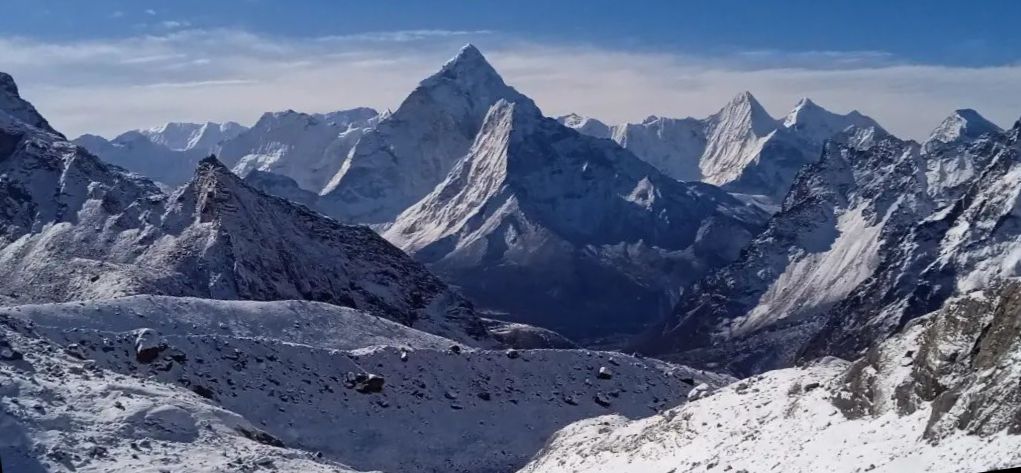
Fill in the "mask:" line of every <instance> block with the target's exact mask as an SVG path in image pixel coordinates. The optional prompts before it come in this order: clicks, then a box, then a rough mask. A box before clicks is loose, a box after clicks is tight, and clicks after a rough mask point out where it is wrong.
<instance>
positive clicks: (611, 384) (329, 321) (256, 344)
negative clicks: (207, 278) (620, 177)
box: [0, 297, 731, 473]
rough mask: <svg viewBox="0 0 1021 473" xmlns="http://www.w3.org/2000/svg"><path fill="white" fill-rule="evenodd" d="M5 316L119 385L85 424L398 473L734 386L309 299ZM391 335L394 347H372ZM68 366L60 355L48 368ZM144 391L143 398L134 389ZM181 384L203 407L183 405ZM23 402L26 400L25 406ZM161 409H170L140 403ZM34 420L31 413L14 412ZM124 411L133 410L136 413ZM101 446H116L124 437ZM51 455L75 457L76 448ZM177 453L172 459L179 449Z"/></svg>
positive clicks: (501, 464) (522, 446)
mask: <svg viewBox="0 0 1021 473" xmlns="http://www.w3.org/2000/svg"><path fill="white" fill-rule="evenodd" d="M0 321H6V322H0V323H3V324H4V325H0V326H3V327H4V328H5V329H6V328H7V327H16V328H18V329H19V330H28V327H29V326H27V325H26V323H31V325H30V327H31V331H32V333H34V334H35V336H36V337H41V338H43V339H46V340H52V341H53V342H54V343H55V344H56V346H59V347H62V348H63V350H62V351H63V352H64V353H66V354H67V355H70V356H72V357H75V358H78V359H83V360H92V361H90V362H86V363H84V364H85V365H86V366H90V367H91V368H87V369H86V373H88V374H89V375H90V376H97V377H98V376H104V377H105V382H106V383H109V384H114V385H113V386H108V387H106V388H103V384H100V385H99V387H96V388H93V389H94V390H95V391H99V392H106V394H104V395H102V396H100V398H99V399H100V401H99V402H98V405H99V406H102V407H103V410H102V412H105V413H107V415H106V416H105V417H104V416H100V415H96V414H94V411H93V410H92V409H91V408H90V409H86V410H85V411H84V412H82V413H81V414H78V415H80V416H81V418H82V419H83V420H84V419H88V418H89V417H90V416H92V417H93V420H92V422H93V423H94V424H93V426H92V427H90V428H91V429H94V430H98V431H114V432H115V431H116V429H117V428H118V427H120V428H127V429H130V428H143V427H145V428H149V429H159V428H160V427H161V426H162V424H161V423H160V422H163V421H166V422H169V423H171V426H172V427H174V428H172V429H170V431H169V432H167V433H165V434H164V435H172V434H175V433H179V432H181V431H184V432H190V431H193V430H194V429H193V428H192V427H190V426H192V425H193V424H198V425H199V426H202V425H203V423H202V422H201V419H204V418H206V417H208V416H210V414H208V413H207V411H212V412H214V413H221V412H222V414H219V415H221V417H227V416H230V417H227V421H229V422H230V424H229V425H231V426H238V428H235V429H234V431H233V432H231V431H229V430H228V431H225V430H226V429H221V430H216V427H218V422H212V424H213V427H214V431H213V432H210V433H209V434H203V435H205V437H200V438H206V439H208V438H210V437H214V436H215V435H221V436H228V435H233V436H235V437H241V435H237V433H238V432H240V428H244V429H246V430H249V431H250V434H248V435H249V436H250V437H254V438H261V439H262V441H263V442H265V443H273V444H277V445H282V447H281V449H280V450H272V449H268V448H265V447H261V446H259V445H255V444H253V446H252V448H256V447H257V448H259V449H261V450H270V451H272V452H275V455H274V457H276V458H279V457H281V456H285V455H293V453H292V452H308V453H306V454H305V455H297V456H296V457H297V458H298V459H301V458H305V459H308V461H316V462H322V463H325V462H331V461H337V462H342V463H345V464H349V465H353V466H355V467H357V468H359V469H380V470H383V471H393V472H398V471H399V472H423V473H425V472H435V471H471V472H478V473H485V472H506V471H513V470H515V469H517V468H518V467H520V466H522V465H523V464H524V463H525V462H526V461H527V460H528V459H529V458H530V457H531V456H532V455H533V454H534V453H535V452H537V451H538V449H539V448H540V447H541V446H542V444H543V442H544V441H545V439H546V438H548V436H549V435H550V434H551V433H552V432H554V431H555V430H557V429H559V428H560V427H563V426H564V425H567V424H568V423H570V422H573V421H576V420H579V419H583V418H586V417H591V416H593V415H599V414H603V413H618V414H622V415H625V416H627V417H632V418H637V417H640V416H644V415H647V414H650V413H654V412H656V411H658V410H661V409H666V408H669V407H672V406H674V405H677V404H678V403H680V402H683V400H684V398H685V394H686V393H687V391H688V390H690V389H691V388H692V387H693V386H694V385H697V384H701V383H709V384H710V385H713V386H720V385H722V384H725V383H727V382H730V381H731V380H730V379H729V378H726V377H722V376H718V375H713V374H710V373H702V372H699V371H695V370H690V369H687V368H683V367H677V366H673V365H668V364H665V363H662V362H657V361H654V360H642V359H637V358H633V357H630V356H626V355H621V354H617V353H604V352H592V351H582V350H522V351H486V350H476V349H471V348H462V347H459V346H457V344H456V343H455V342H453V341H450V340H446V341H444V342H438V340H442V339H439V338H438V337H434V336H430V335H427V334H424V333H420V332H417V331H416V330H413V329H408V328H405V327H401V326H399V325H396V324H392V323H388V322H387V321H385V320H380V319H376V318H374V317H372V316H369V315H367V314H364V313H361V312H358V311H353V310H348V309H339V308H335V307H330V306H327V305H323V304H314V303H307V302H268V303H253V302H237V301H204V300H195V299H175V298H165V297H134V298H126V299H118V300H113V301H97V302H82V303H69V304H58V305H34V306H27V307H13V308H8V309H5V310H4V311H3V312H2V314H0ZM0 333H2V332H0ZM320 335H321V336H320ZM9 338H13V339H17V338H20V337H9ZM387 339H391V343H386V345H387V346H378V342H379V341H380V340H382V341H386V340H387ZM438 343H442V346H435V345H437V344H438ZM23 347H24V345H23V344H21V343H18V342H17V341H15V343H14V344H13V348H15V349H16V350H18V351H19V352H22V353H24V354H25V356H26V359H28V361H29V362H31V363H36V362H37V361H36V360H38V359H39V357H37V356H36V355H35V354H34V353H33V352H30V351H29V350H26V349H25V348H23ZM50 350H51V351H50V352H51V353H52V352H53V351H54V350H53V349H52V348H51V349H50ZM55 356H58V355H56V354H55ZM60 356H63V355H60ZM3 363H4V362H3V361H0V364H3ZM79 363H80V362H78V361H73V360H66V359H65V360H64V361H62V362H61V363H59V366H60V368H59V369H61V370H72V369H74V367H75V366H76V365H78V364H79ZM23 371H25V370H23ZM111 372H113V373H116V374H114V375H109V374H108V373H111ZM2 373H9V372H8V371H6V370H5V371H3V372H2ZM97 373H98V375H97ZM13 376H27V374H26V373H24V372H21V373H14V374H13ZM40 376H42V375H40ZM73 380H75V379H74V378H71V381H73ZM142 380H144V381H142ZM97 384H99V383H97ZM140 384H145V385H147V389H145V390H141V389H132V388H134V387H135V386H138V385H140ZM3 386H9V384H8V383H4V384H3ZM36 389H37V388H34V389H33V391H35V390H36ZM185 389H187V390H190V391H193V392H195V393H196V394H198V395H200V396H202V397H204V398H206V401H200V400H199V399H197V398H195V397H194V396H184V395H183V394H181V393H182V391H184V390H185ZM90 392H94V391H88V390H83V394H89V393H90ZM164 393H168V394H164ZM39 397H43V396H39ZM166 397H175V398H176V397H181V398H183V401H184V402H182V401H174V402H170V401H165V400H164V399H165V398H166ZM19 399H24V400H25V402H26V403H29V402H32V401H31V400H30V399H34V396H33V397H28V396H26V397H24V398H19ZM118 401H119V403H120V405H122V406H123V407H124V409H123V411H122V409H121V408H118V407H116V405H117V404H116V403H117V402H118ZM163 403H166V404H169V406H168V408H162V409H153V408H151V407H148V406H153V405H154V404H155V405H156V406H154V407H158V406H159V405H160V404H163ZM56 404H57V403H56V402H55V401H47V402H46V403H45V404H44V409H45V410H53V412H54V414H55V415H58V414H59V415H68V414H64V413H65V412H67V409H66V408H64V407H61V406H58V405H56ZM32 409H35V407H34V406H33V405H32V404H29V405H26V406H24V407H23V408H19V409H18V412H22V411H29V410H32ZM150 409H152V410H156V412H155V413H152V412H151V411H150ZM96 410H99V409H96ZM167 410H169V411H170V412H166V411H167ZM135 412H141V413H140V414H138V415H137V417H132V413H135ZM19 417H20V418H19V419H18V421H19V422H20V423H21V425H24V426H25V427H26V430H28V431H29V432H28V435H27V437H28V438H26V439H24V440H22V441H21V442H19V443H20V444H22V445H24V444H29V445H32V444H38V443H44V442H46V441H48V439H49V437H47V436H46V435H44V434H43V432H42V429H43V427H42V425H45V424H44V422H45V420H44V419H38V417H41V416H36V415H34V414H32V415H29V414H20V416H19ZM149 417H153V418H152V419H151V420H150V419H149ZM125 418H126V419H125ZM227 421H220V422H219V423H227ZM40 424H41V425H40ZM253 426H254V427H253ZM148 432H149V431H141V432H139V433H137V434H132V435H133V436H130V437H129V438H136V437H134V435H137V436H139V437H141V436H144V435H146V434H147V433H148ZM257 432H264V433H263V434H257ZM192 438H194V436H192V437H188V438H187V439H184V440H181V441H182V442H187V441H188V440H190V439H192ZM155 439H156V440H160V441H159V442H154V441H153V440H150V443H154V444H155V446H154V447H140V448H144V449H148V448H153V449H154V450H155V451H166V450H168V449H169V448H172V447H171V446H168V445H166V444H165V443H164V440H166V441H169V440H172V439H165V438H164V437H155ZM104 441H108V439H107V438H106V437H102V438H99V439H96V440H93V441H92V442H104ZM231 441H232V442H234V443H244V441H243V440H239V439H234V438H232V439H231ZM220 442H222V440H216V443H214V445H219V444H220ZM110 443H112V444H114V445H118V446H119V447H120V448H125V449H126V448H127V446H125V445H123V444H125V443H127V442H126V441H124V442H121V441H117V442H113V441H111V442H110ZM101 444H102V443H101ZM84 447H85V448H84V450H85V451H88V450H87V448H88V445H86V446H84ZM0 448H6V447H0ZM62 448H65V449H71V451H72V452H75V450H73V445H68V444H64V445H62ZM120 448H118V449H117V450H113V449H111V452H114V451H118V452H119V451H121V450H120ZM194 448H199V447H198V446H195V447H194ZM233 448H238V447H231V448H229V449H228V451H230V450H231V449H233ZM181 450H183V452H181V453H179V452H173V454H174V455H179V454H182V453H186V452H187V451H188V450H187V449H186V448H185V447H183V446H182V449H181ZM78 452H80V450H79V451H78ZM312 452H318V453H316V454H313V453H312ZM236 455H237V454H235V453H233V452H230V453H229V454H228V457H229V458H228V459H225V460H222V461H229V460H230V459H232V458H233V457H234V456H236ZM5 459H6V452H5ZM93 461H95V462H100V461H99V460H93ZM280 468H283V467H280ZM58 471H59V470H58ZM292 471H299V470H292ZM300 471H304V470H300Z"/></svg>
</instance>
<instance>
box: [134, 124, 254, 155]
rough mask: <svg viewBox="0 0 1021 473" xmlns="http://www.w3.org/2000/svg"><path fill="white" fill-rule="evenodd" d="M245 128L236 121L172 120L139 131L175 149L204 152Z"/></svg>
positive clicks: (157, 142) (159, 143)
mask: <svg viewBox="0 0 1021 473" xmlns="http://www.w3.org/2000/svg"><path fill="white" fill-rule="evenodd" d="M245 130H247V128H246V127H244V126H242V125H240V124H238V123H235V122H226V123H213V122H206V123H183V122H170V123H166V124H164V125H161V126H157V127H152V128H148V129H145V130H138V131H139V133H141V134H142V135H145V137H147V138H149V140H150V141H152V142H153V143H156V144H158V145H162V146H165V147H167V148H169V149H172V150H174V151H187V150H191V149H198V150H202V151H203V152H209V151H212V150H213V149H214V147H215V146H216V145H218V144H220V143H221V142H224V141H226V140H229V139H231V138H234V137H235V136H238V135H240V134H241V133H243V132H244V131H245Z"/></svg>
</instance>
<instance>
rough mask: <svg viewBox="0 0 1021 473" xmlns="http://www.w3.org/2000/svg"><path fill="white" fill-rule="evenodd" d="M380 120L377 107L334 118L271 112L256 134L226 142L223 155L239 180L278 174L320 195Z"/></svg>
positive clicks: (337, 114) (344, 112) (254, 130)
mask: <svg viewBox="0 0 1021 473" xmlns="http://www.w3.org/2000/svg"><path fill="white" fill-rule="evenodd" d="M377 119H378V113H377V112H376V111H375V110H373V109H371V108H355V109H351V110H342V111H338V112H333V113H328V114H307V113H300V112H295V111H293V110H287V111H284V112H275V113H266V114H263V116H262V117H261V118H259V121H258V122H256V124H255V125H254V126H252V128H251V129H249V130H247V131H245V132H244V133H241V134H240V135H238V136H237V137H235V138H233V139H231V140H228V141H226V142H224V143H222V144H221V145H220V147H219V156H220V159H221V160H223V162H224V163H226V164H227V166H228V167H231V168H233V170H234V172H235V173H237V174H238V175H239V176H242V177H244V176H247V175H248V174H249V173H250V172H252V171H263V172H272V173H275V174H280V175H283V176H287V177H289V178H291V179H293V180H294V181H295V182H296V183H297V184H298V186H299V187H300V188H302V189H304V190H307V191H310V192H314V193H316V194H318V193H319V192H320V191H322V190H323V188H324V187H326V185H327V183H328V182H329V180H330V179H331V178H332V177H333V176H334V174H336V173H337V172H338V171H339V170H340V168H341V165H342V163H343V162H344V160H345V159H346V158H347V155H348V153H349V152H350V151H351V148H352V147H353V146H354V145H355V143H357V142H358V140H359V139H360V138H361V137H362V135H363V134H365V133H366V131H367V130H368V129H369V128H370V127H372V126H373V124H374V123H375V121H376V120H377Z"/></svg>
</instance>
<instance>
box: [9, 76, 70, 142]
mask: <svg viewBox="0 0 1021 473" xmlns="http://www.w3.org/2000/svg"><path fill="white" fill-rule="evenodd" d="M0 112H6V113H7V114H9V115H11V116H12V117H14V118H15V119H16V120H18V121H21V122H24V123H25V124H26V125H30V126H33V127H36V128H39V129H40V130H44V131H46V132H48V133H53V134H56V135H59V136H61V137H63V136H64V135H61V134H60V133H59V132H57V131H56V130H54V129H53V127H51V126H50V123H49V122H48V121H46V119H45V118H43V116H42V115H40V114H39V112H38V111H37V110H36V109H35V107H34V106H32V104H30V103H28V101H26V100H25V99H23V98H21V93H20V92H19V91H18V84H17V83H15V82H14V78H13V77H11V75H10V74H7V73H5V72H0Z"/></svg>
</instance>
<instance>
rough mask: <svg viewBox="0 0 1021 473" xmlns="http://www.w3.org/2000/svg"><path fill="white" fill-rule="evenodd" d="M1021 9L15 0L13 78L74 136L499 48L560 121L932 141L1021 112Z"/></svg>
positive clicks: (348, 94) (381, 89)
mask: <svg viewBox="0 0 1021 473" xmlns="http://www.w3.org/2000/svg"><path fill="white" fill-rule="evenodd" d="M1017 18H1021V2H1013V1H986V2H982V3H981V8H978V7H976V6H971V7H969V6H968V4H966V3H964V2H960V1H956V2H948V1H947V2H945V1H928V2H908V1H903V2H896V1H863V0H859V1H855V2H843V1H832V2H819V1H813V2H808V1H799V0H787V1H775V2H763V1H759V2H753V1H726V0H717V1H714V2H682V1H653V0H645V1H641V2H620V1H612V2H611V1H603V0H587V1H584V2H582V1H563V2H556V3H554V2H552V1H548V0H547V1H528V0H518V1H514V2H497V1H485V0H476V1H470V2H469V1H445V0H432V1H429V2H425V1H422V2H412V1H406V0H405V1H385V0H384V1H380V0H375V1H371V2H365V1H361V2H348V1H340V0H328V1H327V0H319V1H286V2H285V1H282V0H274V1H271V0H261V1H260V0H238V1H230V2H227V1H212V0H203V1H198V0H175V1H173V2H170V1H149V2H147V1H139V0H131V1H128V0H123V1H122V0H92V1H88V2H83V1H80V0H51V1H40V0H5V14H4V15H2V16H0V70H4V71H6V72H10V73H11V74H13V75H14V76H15V79H16V80H17V81H18V82H19V85H20V86H21V88H22V91H23V94H24V95H25V96H26V98H28V99H29V100H31V101H33V102H34V103H35V104H36V105H37V106H38V108H40V110H41V111H42V112H43V113H44V114H45V115H46V116H47V117H48V118H49V119H50V121H51V122H52V123H53V124H54V125H55V126H56V127H57V128H59V129H61V130H62V131H64V132H65V133H67V134H69V135H72V136H74V135H78V134H80V133H84V132H91V133H99V134H104V135H113V134H116V133H118V132H121V131H124V130H126V129H129V128H137V127H148V126H153V125H157V124H160V123H162V122H166V121H170V120H188V121H205V120H214V121H223V120H235V121H240V122H242V123H245V124H251V123H252V122H254V121H255V120H256V119H257V118H258V116H259V115H260V114H261V113H262V112H264V111H270V110H281V109H287V108H291V109H295V110H301V111H309V112H324V111H331V110H337V109H342V108H348V107H355V106H373V107H377V108H380V109H386V108H387V107H396V106H397V105H398V104H399V103H400V101H401V99H403V97H404V96H405V95H407V93H408V92H410V90H411V89H412V88H413V87H414V86H415V84H417V82H418V81H419V80H421V79H422V78H424V77H426V76H427V75H429V74H430V73H432V72H434V71H435V70H436V69H438V68H439V66H440V65H441V64H442V63H443V62H444V61H445V60H446V59H448V58H449V57H450V56H452V55H453V54H455V53H456V52H457V50H458V48H459V47H460V46H461V45H463V44H464V43H466V42H472V43H474V44H476V45H477V46H479V48H480V49H482V51H483V53H485V54H486V55H487V57H488V58H489V59H490V62H492V63H493V65H494V66H495V67H496V68H497V70H499V71H500V72H501V74H503V76H504V78H505V79H506V80H507V82H508V83H510V84H511V85H513V86H515V87H516V88H518V89H519V90H520V91H522V92H523V93H525V94H527V95H530V96H532V97H533V98H535V100H536V102H537V103H538V104H539V105H540V107H542V108H543V110H544V111H545V112H546V113H547V114H548V115H558V114H562V113H567V112H578V113H582V114H586V115H591V116H595V117H598V118H600V119H603V120H604V121H608V122H622V121H637V120H641V119H643V118H644V117H645V116H647V115H651V114H655V115H663V116H677V117H681V116H689V115H692V116H699V117H701V116H705V115H708V114H710V113H712V112H714V111H716V110H717V109H718V108H719V107H720V106H722V105H723V104H724V103H725V102H727V100H729V99H730V98H731V97H732V96H733V95H735V94H736V93H738V92H740V91H743V90H749V91H751V92H752V93H753V94H754V95H755V96H756V97H757V98H758V99H759V100H760V101H761V102H762V103H763V104H764V105H765V106H766V108H767V109H768V110H769V111H770V112H771V113H772V114H773V115H774V116H782V115H783V114H785V113H786V112H787V111H788V110H789V109H790V108H791V107H792V106H793V105H794V103H795V102H796V101H797V99H798V98H800V97H802V96H808V97H811V98H813V99H814V100H815V101H816V102H818V103H819V104H820V105H823V106H825V107H827V108H830V109H831V110H834V111H838V112H847V111H850V110H851V109H858V110H860V111H862V112H863V113H866V114H869V115H871V116H873V117H874V118H876V119H877V120H879V121H880V123H882V124H883V125H884V126H885V127H886V128H887V129H889V130H890V131H892V132H894V133H895V134H898V135H900V136H903V137H906V138H916V139H918V138H924V137H925V135H927V133H928V131H929V130H930V129H931V128H932V127H933V126H935V124H936V123H937V122H938V121H939V120H940V119H941V118H942V117H944V116H945V115H947V114H949V113H950V112H951V111H952V110H954V109H956V108H975V109H976V110H978V111H979V112H980V113H982V114H983V115H985V116H986V117H988V118H990V119H992V120H993V121H995V122H997V123H999V124H1000V125H1001V126H1010V125H1011V124H1012V123H1013V121H1014V120H1016V119H1017V118H1018V117H1019V116H1021V92H1019V90H1021V88H1019V87H1018V84H1021V57H1019V54H1021V42H1019V38H1021V29H1019V28H1018V27H1017V21H1016V19H1017Z"/></svg>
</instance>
